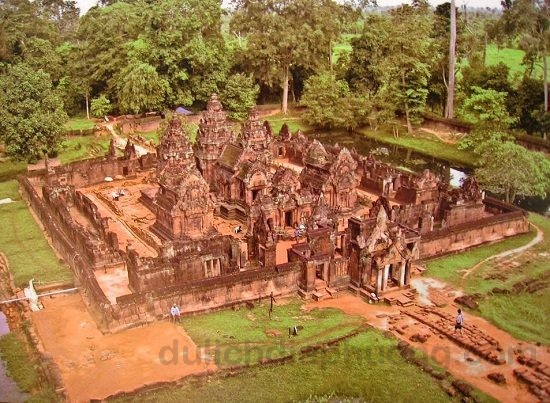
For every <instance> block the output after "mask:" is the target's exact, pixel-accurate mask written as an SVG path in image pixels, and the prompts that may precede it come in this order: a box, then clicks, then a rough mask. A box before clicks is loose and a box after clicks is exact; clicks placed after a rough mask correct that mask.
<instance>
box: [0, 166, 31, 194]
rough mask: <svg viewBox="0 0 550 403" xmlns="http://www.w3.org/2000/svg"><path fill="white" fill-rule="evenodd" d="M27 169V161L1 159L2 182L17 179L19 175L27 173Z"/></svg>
mask: <svg viewBox="0 0 550 403" xmlns="http://www.w3.org/2000/svg"><path fill="white" fill-rule="evenodd" d="M26 169H27V163H26V162H24V161H12V160H11V159H6V160H5V161H0V182H5V181H8V180H10V179H15V178H16V177H17V175H21V174H23V173H25V171H26ZM0 198H1V197H0Z"/></svg>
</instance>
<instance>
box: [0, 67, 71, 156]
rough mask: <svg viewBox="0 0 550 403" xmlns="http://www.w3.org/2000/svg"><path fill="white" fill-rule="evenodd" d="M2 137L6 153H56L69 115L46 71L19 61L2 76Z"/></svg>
mask: <svg viewBox="0 0 550 403" xmlns="http://www.w3.org/2000/svg"><path fill="white" fill-rule="evenodd" d="M0 105H2V107H1V108H0V139H1V140H2V141H3V142H5V144H6V151H7V154H8V155H10V156H13V157H15V158H17V159H27V160H32V159H36V158H39V157H41V156H42V155H43V154H44V153H49V154H51V153H55V152H56V151H57V148H58V145H59V141H60V138H61V136H62V133H63V124H64V123H65V122H66V120H67V115H66V114H65V112H64V110H63V102H62V101H61V98H60V97H59V94H58V93H57V92H56V91H55V90H54V88H53V87H52V82H51V79H50V77H49V75H48V74H47V73H45V72H44V71H42V70H33V69H32V68H31V67H30V66H28V65H26V64H24V63H19V64H16V65H14V66H10V67H9V68H8V70H7V73H6V74H4V75H2V76H0Z"/></svg>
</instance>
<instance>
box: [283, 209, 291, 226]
mask: <svg viewBox="0 0 550 403" xmlns="http://www.w3.org/2000/svg"><path fill="white" fill-rule="evenodd" d="M292 221H293V220H292V211H285V227H292Z"/></svg>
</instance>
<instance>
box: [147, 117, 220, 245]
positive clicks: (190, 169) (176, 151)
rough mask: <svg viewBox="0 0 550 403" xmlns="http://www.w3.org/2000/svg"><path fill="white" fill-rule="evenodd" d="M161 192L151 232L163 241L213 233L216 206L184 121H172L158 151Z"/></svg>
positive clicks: (156, 202) (199, 236) (156, 200)
mask: <svg viewBox="0 0 550 403" xmlns="http://www.w3.org/2000/svg"><path fill="white" fill-rule="evenodd" d="M157 155H158V158H159V176H158V183H159V185H160V189H159V192H158V194H157V196H156V199H155V204H156V206H157V217H156V218H157V219H156V221H155V223H154V224H153V226H152V230H153V231H154V232H155V233H156V234H157V235H159V236H160V237H161V238H163V239H178V238H193V239H196V238H201V237H203V236H205V235H207V234H208V233H209V232H211V231H212V230H213V227H212V220H213V213H214V205H213V202H212V200H211V198H210V193H209V190H210V189H209V186H208V183H207V182H206V181H205V180H204V178H203V177H202V175H201V173H200V172H199V170H198V169H197V166H196V164H195V158H194V155H193V149H192V146H191V143H190V142H189V139H188V138H187V136H186V135H185V134H184V133H183V130H182V127H181V122H180V121H179V120H178V119H173V120H171V121H170V122H169V124H168V128H167V131H166V134H165V135H164V136H163V137H162V140H161V144H160V145H159V147H158V149H157Z"/></svg>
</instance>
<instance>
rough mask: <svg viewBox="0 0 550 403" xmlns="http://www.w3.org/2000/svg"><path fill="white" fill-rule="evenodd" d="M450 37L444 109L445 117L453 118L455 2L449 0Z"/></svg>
mask: <svg viewBox="0 0 550 403" xmlns="http://www.w3.org/2000/svg"><path fill="white" fill-rule="evenodd" d="M450 30H451V35H450V38H449V84H448V86H447V107H446V108H445V117H446V118H447V119H452V118H454V98H455V58H456V7H455V1H454V0H451V21H450Z"/></svg>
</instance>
